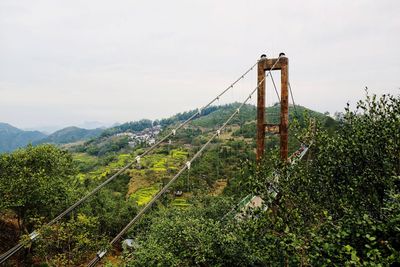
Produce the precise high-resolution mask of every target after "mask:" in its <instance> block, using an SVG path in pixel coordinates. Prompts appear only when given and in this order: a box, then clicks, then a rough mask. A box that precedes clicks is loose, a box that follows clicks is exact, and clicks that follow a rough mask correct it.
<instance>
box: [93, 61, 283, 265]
mask: <svg viewBox="0 0 400 267" xmlns="http://www.w3.org/2000/svg"><path fill="white" fill-rule="evenodd" d="M280 58H281V56H279V57H278V60H277V61H276V62H275V64H274V65H273V66H272V68H271V69H273V68H274V67H275V65H276V64H277V63H278V61H279V59H280ZM267 77H268V73H267V75H266V76H265V77H264V78H263V79H262V80H261V81H260V82H259V83H258V84H257V87H256V88H254V89H253V90H252V91H251V93H250V95H249V96H248V97H247V98H246V99H245V100H244V101H243V103H242V104H241V105H240V106H239V108H237V109H236V110H235V112H233V113H232V114H231V116H230V117H229V118H228V119H227V120H226V121H225V123H224V124H223V125H222V126H221V127H220V128H219V129H218V130H217V131H216V132H215V133H214V134H213V135H212V136H211V138H210V139H209V140H208V141H207V143H205V144H204V145H203V146H202V147H201V148H200V150H199V151H198V152H197V153H196V154H195V155H194V156H193V157H192V158H191V159H190V160H189V161H188V162H186V164H185V165H184V166H183V167H182V168H181V169H180V170H179V172H178V173H177V174H176V175H175V176H174V177H173V178H172V179H171V180H170V181H169V182H168V183H167V184H166V185H165V186H164V187H163V188H162V189H161V190H160V191H158V193H157V194H156V195H155V196H154V197H153V198H152V199H151V200H150V201H149V202H148V203H147V204H146V205H145V206H144V208H143V209H141V210H140V211H139V212H138V214H136V216H135V217H134V218H133V219H132V220H131V221H130V222H129V223H128V224H127V225H126V226H125V227H124V228H123V229H122V230H121V232H119V233H118V235H116V236H115V237H114V239H113V240H112V241H111V242H110V245H111V246H113V245H114V244H115V243H116V242H117V241H118V240H119V239H120V238H121V237H122V236H123V235H124V234H125V233H126V231H128V230H129V228H130V227H131V226H132V225H133V224H134V223H135V222H136V221H138V220H139V219H140V218H141V217H142V216H143V214H144V213H145V212H146V211H147V210H148V209H149V208H151V206H152V205H153V204H154V202H156V201H157V200H158V199H159V198H160V197H161V196H162V195H163V194H164V193H165V192H166V191H167V190H168V188H169V187H170V186H171V185H172V184H173V183H174V182H175V181H176V180H177V179H178V178H179V176H181V174H182V173H183V172H184V171H185V170H186V169H190V166H191V164H192V162H193V161H195V160H196V159H197V158H198V157H200V156H201V153H202V152H203V151H204V150H205V149H206V148H207V147H208V145H209V144H210V143H211V142H212V141H213V140H214V139H215V138H216V137H217V136H219V135H220V133H221V131H222V130H223V129H224V128H225V127H226V126H227V125H228V123H229V122H230V121H231V120H232V119H233V118H234V117H235V116H236V115H237V114H239V112H240V109H241V108H242V107H243V106H244V105H245V104H246V103H247V101H249V100H250V99H251V97H252V95H253V94H254V93H255V92H256V91H257V89H258V87H259V86H260V84H261V83H263V82H264V80H265V79H266V78H267ZM106 253H107V250H101V251H99V252H97V254H96V256H95V257H94V258H93V259H92V260H91V261H90V263H89V264H88V267H93V266H96V264H97V263H98V262H99V261H100V260H101V259H102V258H103V257H104V255H105V254H106Z"/></svg>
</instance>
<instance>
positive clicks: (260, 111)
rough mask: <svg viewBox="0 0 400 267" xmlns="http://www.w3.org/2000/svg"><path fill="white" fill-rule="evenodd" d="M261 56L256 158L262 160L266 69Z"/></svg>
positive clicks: (259, 63) (258, 82) (258, 75)
mask: <svg viewBox="0 0 400 267" xmlns="http://www.w3.org/2000/svg"><path fill="white" fill-rule="evenodd" d="M264 57H265V56H264V55H263V56H261V60H260V61H259V62H258V72H257V84H258V89H257V153H256V159H257V161H260V160H261V159H262V157H263V155H264V136H265V70H264V63H263V61H262V59H263V58H264Z"/></svg>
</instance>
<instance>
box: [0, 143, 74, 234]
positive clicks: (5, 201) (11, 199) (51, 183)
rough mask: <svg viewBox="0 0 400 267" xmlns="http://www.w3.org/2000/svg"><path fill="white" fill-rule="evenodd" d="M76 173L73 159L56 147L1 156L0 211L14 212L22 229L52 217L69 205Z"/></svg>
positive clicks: (33, 148)
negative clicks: (35, 220)
mask: <svg viewBox="0 0 400 267" xmlns="http://www.w3.org/2000/svg"><path fill="white" fill-rule="evenodd" d="M75 173H76V171H75V168H74V164H73V160H72V157H71V155H70V154H69V153H67V152H66V151H63V150H60V149H59V148H57V147H55V146H52V145H41V146H37V147H33V146H28V147H27V148H26V149H19V150H16V151H14V152H13V153H11V154H1V155H0V203H1V204H0V211H4V210H6V209H10V210H13V211H14V212H15V213H16V215H17V217H18V222H19V223H20V225H19V226H20V229H21V230H22V229H23V230H25V231H31V230H32V226H31V225H30V224H28V221H27V219H28V218H33V217H37V216H41V217H46V218H48V219H49V218H51V217H53V216H54V215H55V214H56V213H57V212H59V211H60V208H61V207H65V206H67V205H68V204H69V200H70V196H71V192H72V190H73V189H74V184H75V183H76V179H75V178H74V174H75Z"/></svg>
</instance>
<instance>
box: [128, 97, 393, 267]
mask: <svg viewBox="0 0 400 267" xmlns="http://www.w3.org/2000/svg"><path fill="white" fill-rule="evenodd" d="M329 123H330V122H328V124H329ZM316 124H317V125H316V132H315V135H314V136H311V135H307V134H304V133H305V132H306V129H307V127H306V126H304V127H300V128H299V129H297V130H298V131H300V132H303V133H300V134H299V135H298V136H297V137H298V138H299V139H300V140H307V141H308V143H310V141H311V140H312V141H313V145H312V151H311V152H312V153H311V159H312V160H311V161H307V162H305V161H302V162H299V163H297V164H295V165H287V164H283V163H281V162H280V161H279V160H278V158H279V155H278V153H274V154H269V158H268V159H266V160H265V162H264V163H263V164H261V165H254V166H252V165H251V164H250V165H249V166H246V165H245V166H244V170H243V175H242V176H239V177H238V178H239V179H234V180H232V181H231V182H230V185H229V186H228V189H229V188H231V190H232V183H234V181H236V183H237V185H236V187H235V186H234V188H241V189H242V190H244V191H248V190H250V189H253V191H254V193H256V194H259V195H261V196H262V197H263V199H264V200H265V203H266V204H268V206H269V209H268V210H267V211H266V212H262V211H261V210H254V211H253V212H252V213H251V214H249V216H250V217H249V218H248V219H246V218H244V219H242V220H240V221H235V220H223V221H221V217H222V216H223V214H226V213H227V212H228V211H229V208H227V209H224V208H222V209H221V208H219V209H218V212H217V213H219V215H220V216H215V213H214V212H215V205H214V204H215V203H207V204H206V203H205V202H206V201H204V203H203V205H202V206H198V205H194V206H189V207H187V208H185V209H175V210H174V209H172V210H171V209H170V210H163V209H161V210H160V211H159V212H158V213H157V214H156V217H153V218H152V220H151V221H149V220H147V224H150V226H148V228H147V229H146V231H145V232H142V234H141V232H140V231H139V230H138V229H136V231H138V238H137V240H138V243H139V245H140V246H139V248H138V249H136V250H135V251H133V252H131V253H128V258H126V260H127V262H128V263H127V265H128V266H145V265H152V266H154V265H157V266H271V265H272V266H297V265H302V266H303V265H311V266H332V265H336V266H353V265H354V266H360V265H362V266H390V265H395V264H396V263H399V262H400V254H399V251H400V228H399V223H400V215H399V214H400V197H399V196H400V192H399V185H400V180H399V176H400V170H399V168H400V165H399V162H400V146H399V144H400V142H399V140H400V131H399V129H400V99H399V98H395V97H393V96H383V97H382V98H381V99H377V98H376V97H375V96H372V97H369V96H367V99H366V101H361V102H359V103H358V107H357V110H356V111H350V110H349V109H347V111H346V114H345V115H344V117H343V120H342V122H341V124H340V125H339V126H337V125H336V126H335V127H338V131H337V133H335V134H333V135H332V133H329V129H328V130H324V129H323V127H324V126H326V125H324V121H318V120H317V123H316ZM227 144H229V147H230V148H231V149H232V150H233V151H238V150H240V149H242V148H241V146H242V144H240V143H235V142H231V141H229V142H228V143H227ZM209 152H212V149H211V151H209ZM271 155H272V156H271ZM214 156H215V154H214ZM224 156H229V152H228V150H227V151H225V152H224ZM205 160H206V161H205V162H207V163H206V164H205V165H204V166H201V168H204V169H205V172H206V173H209V172H210V171H211V170H212V169H213V168H207V166H208V165H210V162H211V161H215V160H216V159H215V158H214V157H213V153H211V154H210V156H209V159H207V157H205ZM199 164H200V165H201V163H199ZM208 167H209V166H208ZM191 171H193V173H195V171H196V170H195V168H194V167H193V169H191ZM197 171H199V172H200V170H197ZM276 177H279V183H277V180H276ZM246 178H247V179H246ZM271 185H274V186H275V188H277V189H278V191H279V194H278V196H277V197H276V198H272V197H271V195H270V186H271ZM228 192H229V191H228ZM230 193H232V194H238V193H239V192H235V191H234V192H232V191H231V192H230ZM217 199H218V198H217ZM232 206H233V205H232ZM208 212H210V213H208ZM250 218H251V219H250Z"/></svg>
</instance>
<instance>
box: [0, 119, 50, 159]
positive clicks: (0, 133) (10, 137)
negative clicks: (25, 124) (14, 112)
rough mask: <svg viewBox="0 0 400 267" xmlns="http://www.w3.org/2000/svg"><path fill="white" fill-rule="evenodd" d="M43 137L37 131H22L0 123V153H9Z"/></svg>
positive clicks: (42, 134) (43, 136) (43, 135)
mask: <svg viewBox="0 0 400 267" xmlns="http://www.w3.org/2000/svg"><path fill="white" fill-rule="evenodd" d="M45 137H46V135H45V134H44V133H42V132H39V131H23V130H21V129H18V128H16V127H14V126H12V125H10V124H8V123H0V152H10V151H13V150H15V149H17V148H20V147H24V146H26V145H27V144H29V143H33V142H36V141H38V140H40V139H43V138H45Z"/></svg>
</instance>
